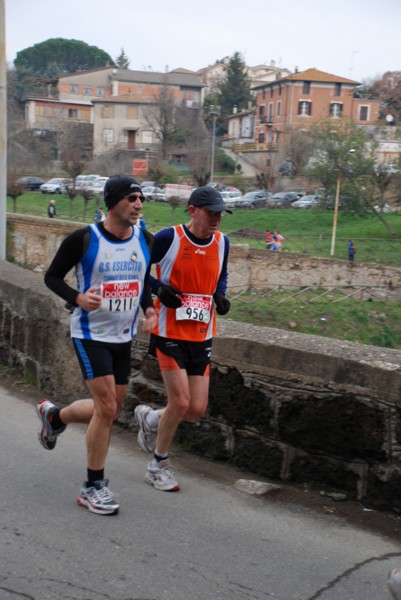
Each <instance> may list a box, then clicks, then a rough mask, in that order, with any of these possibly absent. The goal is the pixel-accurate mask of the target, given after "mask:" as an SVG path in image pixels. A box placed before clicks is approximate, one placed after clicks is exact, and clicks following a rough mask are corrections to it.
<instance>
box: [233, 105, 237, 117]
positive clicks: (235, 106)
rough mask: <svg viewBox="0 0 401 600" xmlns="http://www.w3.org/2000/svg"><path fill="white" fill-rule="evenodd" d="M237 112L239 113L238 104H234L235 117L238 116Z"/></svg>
mask: <svg viewBox="0 0 401 600" xmlns="http://www.w3.org/2000/svg"><path fill="white" fill-rule="evenodd" d="M237 111H238V107H237V105H236V104H234V106H233V115H236V114H237Z"/></svg>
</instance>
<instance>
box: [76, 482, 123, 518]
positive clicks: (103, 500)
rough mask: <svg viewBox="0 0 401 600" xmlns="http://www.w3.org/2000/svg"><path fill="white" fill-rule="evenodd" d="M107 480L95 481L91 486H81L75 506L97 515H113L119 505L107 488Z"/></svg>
mask: <svg viewBox="0 0 401 600" xmlns="http://www.w3.org/2000/svg"><path fill="white" fill-rule="evenodd" d="M108 483H109V480H108V479H102V480H101V481H95V482H94V484H93V486H90V487H86V483H84V485H83V486H82V489H81V493H80V495H79V496H78V498H77V504H79V506H84V507H85V508H88V509H89V510H90V511H91V512H93V513H96V514H97V515H115V514H117V513H118V509H119V508H120V505H119V504H118V503H117V502H116V501H115V500H114V496H113V492H111V491H110V490H109V488H108V487H107V486H108Z"/></svg>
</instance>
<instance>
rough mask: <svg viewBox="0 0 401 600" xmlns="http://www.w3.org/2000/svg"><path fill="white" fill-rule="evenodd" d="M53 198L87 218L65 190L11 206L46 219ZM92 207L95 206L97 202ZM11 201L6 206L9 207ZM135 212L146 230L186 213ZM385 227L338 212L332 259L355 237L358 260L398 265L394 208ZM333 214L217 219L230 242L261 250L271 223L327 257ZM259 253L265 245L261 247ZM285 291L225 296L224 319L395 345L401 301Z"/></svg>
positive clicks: (292, 245)
mask: <svg viewBox="0 0 401 600" xmlns="http://www.w3.org/2000/svg"><path fill="white" fill-rule="evenodd" d="M51 198H55V199H56V202H57V217H58V218H59V219H66V220H70V219H72V220H76V221H79V222H91V221H93V218H94V214H95V210H96V202H95V200H90V201H89V203H88V205H87V212H86V217H84V201H83V198H82V197H81V196H77V198H75V200H74V203H73V206H72V207H71V204H70V200H69V198H68V197H67V196H62V195H50V194H41V193H40V192H27V193H25V194H23V195H22V196H20V197H19V198H18V199H17V212H18V213H21V214H25V215H33V216H40V217H46V218H47V206H48V203H49V200H50V199H51ZM100 205H103V203H102V202H101V203H100ZM12 209H13V205H12V201H11V199H8V201H7V210H8V211H9V212H12ZM143 212H144V215H145V219H146V222H147V225H148V228H149V230H150V231H151V232H153V233H155V232H156V231H159V230H160V229H162V228H164V227H168V226H170V225H174V224H177V223H185V222H186V221H187V220H188V214H187V213H186V212H185V208H184V207H183V206H179V207H177V208H176V209H174V210H173V209H172V208H171V207H170V206H169V205H168V204H165V203H161V202H145V203H144V207H143ZM384 216H385V219H386V222H387V223H388V225H389V227H390V231H389V230H388V229H387V228H386V227H385V226H384V225H383V223H382V222H381V221H380V219H378V218H377V217H376V216H375V215H366V216H360V215H353V214H347V213H344V214H343V213H341V211H340V213H339V217H338V225H337V237H336V253H335V258H340V259H344V260H346V259H347V248H346V243H347V241H348V239H349V238H352V239H353V240H354V241H355V244H356V249H357V254H356V259H357V261H359V262H368V263H378V264H384V265H388V266H394V267H397V268H399V266H400V264H401V239H398V238H397V237H394V236H393V235H392V233H391V232H393V233H394V234H395V235H396V236H399V238H401V213H391V214H386V215H384ZM332 226H333V213H332V212H331V211H322V210H291V209H257V210H237V211H233V214H232V215H225V216H224V218H223V219H222V223H221V230H222V231H223V232H224V233H225V234H227V235H228V236H229V237H230V240H231V242H232V243H233V244H235V243H246V244H249V245H250V246H251V247H253V248H259V249H265V242H264V234H265V231H266V229H270V230H276V229H278V230H279V231H280V232H281V233H282V234H283V235H284V237H285V240H284V251H285V252H305V253H307V254H308V255H310V256H316V257H324V258H330V245H331V232H332ZM266 252H267V250H266ZM285 294H286V292H277V293H272V294H271V295H269V297H263V296H262V295H252V294H248V295H243V296H240V297H237V298H236V299H235V300H234V301H233V302H232V309H231V311H230V313H229V318H232V319H234V320H237V321H242V322H245V323H252V324H254V325H261V326H267V327H277V328H279V329H284V330H289V331H296V332H299V333H307V334H312V335H321V336H324V337H329V338H330V337H331V338H337V339H344V340H349V341H355V342H360V343H362V344H370V345H375V346H381V347H386V348H397V349H401V310H400V309H401V302H396V301H391V302H379V301H377V300H366V301H363V302H359V301H357V300H356V299H353V298H349V299H344V300H341V301H340V302H335V303H333V300H337V299H339V298H337V297H336V296H335V294H336V293H334V292H333V294H331V295H330V296H328V297H326V299H322V300H319V301H317V300H316V298H313V302H311V298H305V297H303V296H298V297H297V298H292V299H289V300H287V301H286V302H282V303H281V301H282V300H283V297H284V295H285Z"/></svg>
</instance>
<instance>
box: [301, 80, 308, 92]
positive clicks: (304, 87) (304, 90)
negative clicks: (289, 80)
mask: <svg viewBox="0 0 401 600" xmlns="http://www.w3.org/2000/svg"><path fill="white" fill-rule="evenodd" d="M302 93H303V94H310V81H304V84H303V86H302Z"/></svg>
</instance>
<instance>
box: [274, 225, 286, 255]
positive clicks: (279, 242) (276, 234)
mask: <svg viewBox="0 0 401 600" xmlns="http://www.w3.org/2000/svg"><path fill="white" fill-rule="evenodd" d="M274 239H275V242H276V243H275V246H276V247H275V250H277V251H278V252H281V250H282V248H283V239H284V236H283V235H281V233H280V232H279V230H278V229H277V231H275V232H274Z"/></svg>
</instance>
